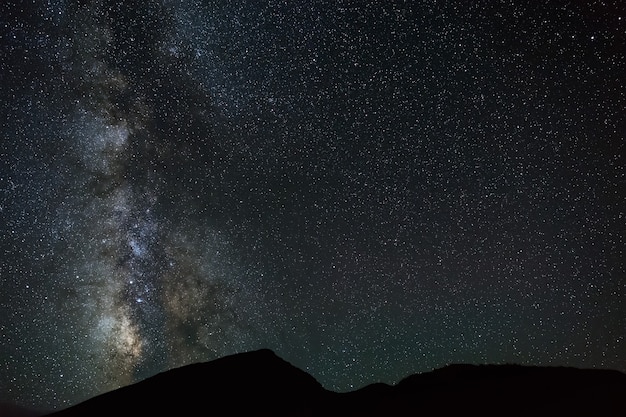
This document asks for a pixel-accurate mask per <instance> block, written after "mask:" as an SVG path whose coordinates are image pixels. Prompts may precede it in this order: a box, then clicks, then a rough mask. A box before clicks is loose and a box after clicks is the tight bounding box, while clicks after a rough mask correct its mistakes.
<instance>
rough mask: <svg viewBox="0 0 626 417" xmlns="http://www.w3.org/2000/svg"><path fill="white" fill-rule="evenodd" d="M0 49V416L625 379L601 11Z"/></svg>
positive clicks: (616, 91) (64, 31)
mask: <svg viewBox="0 0 626 417" xmlns="http://www.w3.org/2000/svg"><path fill="white" fill-rule="evenodd" d="M0 47H1V55H0V56H1V59H0V65H1V67H0V68H1V69H0V92H1V93H0V94H1V96H2V100H1V102H0V105H1V106H2V111H1V115H2V124H1V126H0V286H1V287H0V401H12V402H17V403H19V404H22V405H27V406H36V407H48V408H58V407H65V406H68V405H70V404H74V403H76V402H79V401H82V400H85V399H87V398H89V397H91V396H94V395H96V394H100V393H103V392H105V391H108V390H111V389H114V388H117V387H119V386H122V385H126V384H129V383H132V382H135V381H138V380H141V379H143V378H145V377H148V376H151V375H153V374H155V373H157V372H161V371H164V370H167V369H170V368H172V367H177V366H181V365H183V364H187V363H192V362H198V361H207V360H213V359H216V358H218V357H221V356H224V355H228V354H232V353H236V352H242V351H247V350H252V349H258V348H262V347H267V348H270V349H273V350H274V351H275V352H276V353H277V354H278V355H279V356H281V357H283V358H284V359H286V360H288V361H290V362H291V363H293V364H294V365H296V366H298V367H300V368H302V369H304V370H306V371H307V372H309V373H310V374H311V375H313V376H314V377H315V378H316V379H317V380H318V381H320V382H321V383H322V384H323V385H324V386H325V387H326V388H329V389H333V390H340V391H346V390H351V389H356V388H359V387H362V386H364V385H366V384H369V383H372V382H375V381H384V382H387V383H395V382H397V381H398V380H399V379H401V378H402V377H404V376H406V375H408V374H410V373H414V372H423V371H429V370H431V369H434V368H438V367H442V366H445V365H446V364H449V363H458V362H464V363H520V364H532V365H568V366H576V367H585V368H593V367H599V368H612V369H619V370H621V371H626V270H625V265H626V262H625V258H624V251H625V246H626V245H625V239H626V163H625V161H626V149H625V145H624V143H625V136H626V115H625V114H626V6H625V5H624V3H623V2H621V1H619V0H615V1H588V2H582V1H568V2H566V1H549V2H547V1H535V0H532V1H531V0H528V1H522V0H499V1H498V0H489V1H486V0H485V1H471V2H470V1H464V0H457V1H452V0H450V1H446V0H438V1H435V0H431V1H406V2H403V1H391V0H389V1H383V0H379V1H375V0H370V1H341V0H340V1H337V0H332V1H330V0H328V1H326V0H294V1H256V0H248V1H211V0H176V1H173V0H160V1H145V0H136V1H124V2H119V1H113V0H81V1H72V0H48V1H44V0H35V1H26V0H24V1H18V0H8V1H2V4H1V5H0Z"/></svg>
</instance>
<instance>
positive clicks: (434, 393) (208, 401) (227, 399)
mask: <svg viewBox="0 0 626 417" xmlns="http://www.w3.org/2000/svg"><path fill="white" fill-rule="evenodd" d="M137 415H141V416H161V415H164V416H409V415H411V416H413V415H416V416H417V415H439V416H448V415H450V416H452V415H454V416H457V415H463V416H616V417H617V416H620V417H624V416H626V374H623V373H620V372H617V371H610V370H584V369H576V368H562V367H529V366H519V365H450V366H448V367H445V368H442V369H438V370H435V371H433V372H428V373H423V374H415V375H411V376H409V377H407V378H405V379H404V380H402V381H400V382H399V383H398V384H396V385H394V386H391V385H387V384H380V383H379V384H373V385H369V386H367V387H364V388H362V389H360V390H357V391H354V392H349V393H335V392H332V391H328V390H326V389H324V388H323V387H322V386H321V385H320V384H319V383H318V382H317V381H316V380H315V379H314V378H313V377H312V376H310V375H309V374H307V373H306V372H304V371H302V370H300V369H298V368H296V367H294V366H293V365H291V364H290V363H288V362H286V361H284V360H283V359H281V358H279V357H278V356H276V355H275V354H274V353H273V352H272V351H270V350H259V351H254V352H247V353H241V354H237V355H233V356H227V357H224V358H221V359H217V360H215V361H212V362H207V363H199V364H193V365H187V366H184V367H181V368H177V369H173V370H170V371H167V372H164V373H161V374H158V375H156V376H153V377H151V378H148V379H146V380H144V381H141V382H138V383H136V384H133V385H130V386H127V387H123V388H120V389H118V390H115V391H111V392H108V393H106V394H103V395H100V396H97V397H94V398H92V399H90V400H87V401H85V402H83V403H80V404H77V405H75V406H73V407H70V408H68V409H65V410H61V411H57V412H55V413H52V414H50V416H51V417H76V416H137Z"/></svg>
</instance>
